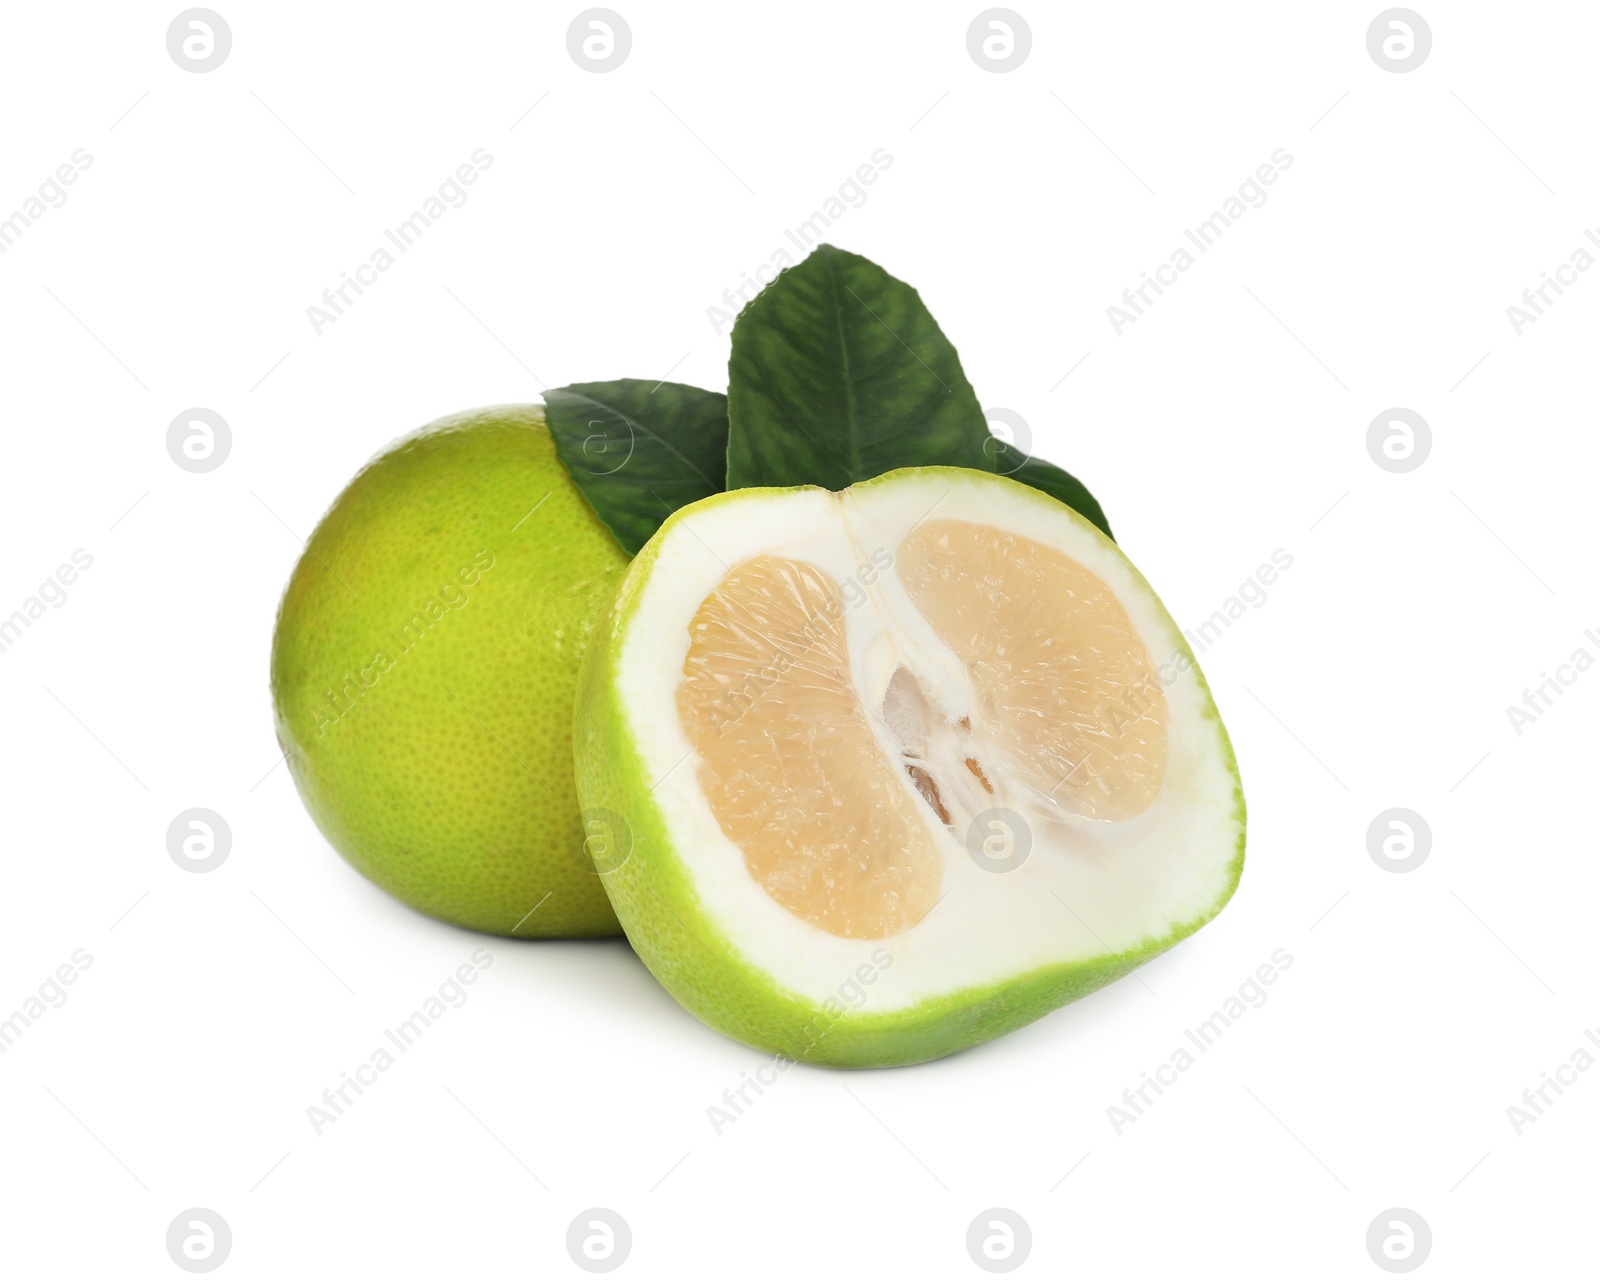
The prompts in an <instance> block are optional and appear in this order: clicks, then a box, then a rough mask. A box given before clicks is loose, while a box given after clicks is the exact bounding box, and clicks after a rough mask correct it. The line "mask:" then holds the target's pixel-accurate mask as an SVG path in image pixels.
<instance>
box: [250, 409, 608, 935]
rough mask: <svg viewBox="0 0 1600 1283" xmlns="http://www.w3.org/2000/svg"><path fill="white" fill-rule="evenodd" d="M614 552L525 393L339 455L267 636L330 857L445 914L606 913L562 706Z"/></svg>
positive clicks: (506, 921)
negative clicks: (343, 470)
mask: <svg viewBox="0 0 1600 1283" xmlns="http://www.w3.org/2000/svg"><path fill="white" fill-rule="evenodd" d="M627 564H628V557H627V555H626V554H625V553H624V552H623V550H622V549H621V547H619V546H618V544H617V542H616V541H615V539H613V538H612V536H611V534H610V532H609V531H607V530H606V528H605V527H604V526H603V525H602V524H601V523H600V521H599V519H598V518H597V517H596V516H595V515H594V512H593V510H592V509H591V508H590V507H589V505H588V504H587V503H586V502H585V501H584V499H583V496H582V495H581V494H580V493H579V491H578V489H577V487H576V486H575V485H574V484H573V482H572V479H571V478H570V477H569V476H568V475H567V471H566V469H565V468H564V467H563V466H562V464H561V462H560V460H559V459H558V458H557V457H556V452H555V446H554V444H553V442H552V440H551V437H550V432H549V429H548V428H547V427H546V426H545V420H544V413H543V410H542V408H541V407H538V406H500V407H495V408H491V409H485V410H476V411H472V412H469V413H465V414H460V415H454V416H451V417H449V418H445V419H440V420H439V421H437V422H436V423H431V424H429V425H428V426H427V427H425V428H423V429H421V430H420V431H419V432H417V433H415V434H414V435H412V436H410V437H407V438H405V439H404V440H402V441H400V442H399V443H397V444H396V445H394V446H392V447H391V448H390V449H389V450H388V451H386V452H385V453H384V454H382V455H380V456H378V457H377V458H376V459H374V460H373V461H372V462H371V463H369V464H368V465H367V466H366V467H365V468H364V469H363V470H362V471H361V472H360V474H359V475H357V477H356V478H355V480H353V481H352V482H351V483H350V485H349V486H348V487H347V488H346V490H345V491H344V493H343V494H341V495H340V496H339V498H338V500H337V501H336V502H335V503H334V505H333V507H332V508H331V509H330V510H329V512H328V514H327V515H326V516H325V517H324V518H323V519H322V522H321V524H320V525H319V526H318V527H317V529H316V532H315V533H314V534H313V535H312V537H311V541H310V543H309V544H307V546H306V552H305V555H304V556H303V557H302V558H301V560H300V564H299V565H298V566H297V567H296V568H295V571H294V575H293V577H292V578H291V579H290V581H289V586H288V588H287V590H286V591H285V593H284V597H283V604H282V606H281V607H280V608H279V612H278V623H277V630H276V633H275V635H274V638H273V646H272V695H273V702H274V707H275V710H276V714H277V729H278V739H279V742H280V744H281V745H282V747H283V749H284V752H285V754H286V755H287V760H288V763H289V766H290V768H291V770H292V771H293V773H294V779H295V783H296V784H297V785H298V786H299V789H300V795H301V797H302V798H303V799H304V800H305V804H306V809H307V810H309V811H310V812H311V815H312V818H313V819H315V820H316V822H317V824H318V825H319V826H320V828H321V829H322V832H323V833H324V834H325V835H326V836H327V839H328V841H329V842H331V843H332V844H333V846H334V847H335V848H336V849H337V850H338V851H339V853H340V854H341V855H343V856H344V858H345V859H346V860H348V861H349V862H350V863H351V864H353V865H354V866H355V867H356V868H357V869H358V870H360V872H362V873H363V874H365V875H366V876H367V877H368V878H370V879H372V881H374V882H376V883H377V884H378V885H379V886H381V887H383V888H384V890H386V891H388V892H389V893H390V894H392V895H394V896H395V897H397V898H398V899H400V900H403V901H404V902H405V903H406V904H409V905H411V906H412V907H413V908H416V909H419V910H421V911H422V912H423V913H427V914H430V915H432V916H433V917H436V918H441V919H443V920H444V921H446V922H452V923H456V924H457V925H459V926H464V927H470V928H473V929H476V930H479V931H488V932H494V933H496V934H500V935H515V936H595V935H612V934H615V933H616V932H617V931H618V930H619V927H618V923H617V918H616V915H615V914H614V913H613V912H612V910H611V905H610V903H609V902H608V901H607V899H606V893H605V890H604V888H603V887H602V885H601V881H600V878H599V877H598V876H597V875H596V874H595V871H594V866H593V863H592V861H591V859H590V857H589V852H588V851H587V850H586V849H585V834H584V830H583V826H582V825H581V824H580V819H579V808H578V800H577V795H576V793H575V790H574V785H573V774H572V713H573V703H574V699H575V694H576V689H577V680H578V669H579V666H580V663H581V661H582V659H583V655H584V651H585V649H586V648H587V646H588V643H589V639H590V636H591V634H592V633H593V632H594V630H595V628H596V627H597V624H598V621H599V617H600V615H601V613H602V612H603V610H604V608H605V606H606V604H607V603H608V602H609V601H610V598H611V595H612V593H613V591H614V590H615V588H616V586H617V584H618V583H620V581H621V577H622V573H623V571H624V570H625V569H626V567H627Z"/></svg>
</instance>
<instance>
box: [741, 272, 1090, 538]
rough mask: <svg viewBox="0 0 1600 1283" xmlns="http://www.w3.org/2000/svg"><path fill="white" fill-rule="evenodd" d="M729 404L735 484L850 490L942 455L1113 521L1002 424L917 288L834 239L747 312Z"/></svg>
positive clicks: (938, 460) (946, 461)
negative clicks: (992, 425)
mask: <svg viewBox="0 0 1600 1283" xmlns="http://www.w3.org/2000/svg"><path fill="white" fill-rule="evenodd" d="M728 418H729V423H728V477H727V482H728V488H729V489H730V490H736V489H741V488H743V487H745V486H799V485H815V486H826V487H827V488H828V489H830V490H843V489H844V488H845V487H846V486H849V485H852V484H853V483H855V482H857V481H865V480H867V479H868V478H870V477H876V476H878V475H879V474H881V473H884V472H890V471H892V470H894V469H895V468H912V467H928V466H932V465H940V464H942V465H947V466H952V467H959V468H975V469H977V470H978V471H980V472H995V473H1000V474H1001V475H1004V476H1011V477H1015V478H1016V480H1018V481H1021V482H1023V483H1025V484H1026V485H1030V486H1033V487H1034V488H1035V489H1037V490H1042V491H1044V492H1045V493H1046V494H1048V495H1051V496H1053V497H1054V498H1056V499H1059V500H1060V501H1061V502H1062V503H1065V504H1066V505H1067V506H1068V507H1070V508H1072V509H1074V510H1075V511H1077V512H1079V513H1081V514H1082V515H1083V516H1085V517H1087V518H1088V519H1089V520H1090V521H1092V522H1093V523H1094V524H1095V525H1097V526H1099V527H1100V529H1102V530H1104V531H1105V532H1106V534H1107V535H1108V536H1109V535H1110V533H1111V528H1110V526H1109V525H1108V524H1107V522H1106V517H1105V513H1104V512H1103V511H1101V508H1100V505H1099V504H1098V503H1097V502H1095V498H1094V496H1093V495H1092V494H1090V493H1089V491H1088V489H1087V487H1085V486H1084V484H1083V483H1082V482H1081V481H1079V480H1078V479H1077V478H1076V477H1073V476H1072V475H1071V474H1069V473H1066V472H1063V471H1062V470H1061V469H1060V468H1058V467H1056V466H1055V465H1054V464H1050V463H1046V462H1045V461H1044V460H1043V459H1035V458H1033V457H1032V456H1030V455H1026V454H1022V453H1020V452H1019V451H1018V449H1017V447H1015V446H1011V445H1008V444H1007V443H1006V442H1005V441H1004V440H1003V439H1002V438H1000V437H997V436H995V435H994V434H993V433H991V432H990V429H989V424H988V421H987V419H986V418H985V416H984V412H983V410H982V408H981V407H980V406H979V404H978V398H977V395H976V394H975V393H974V392H973V390H972V385H971V384H970V383H968V382H967V376H966V375H965V374H964V373H962V370H961V359H960V357H958V356H957V355H956V350H955V347H954V345H953V344H951V342H950V340H949V339H947V338H946V337H945V336H944V332H943V331H942V330H941V329H940V328H939V324H938V322H937V321H935V320H934V319H933V315H932V314H931V313H930V312H929V311H928V309H927V308H926V307H925V306H924V305H923V302H922V299H921V297H920V296H919V295H918V294H917V292H916V290H914V289H912V288H911V286H909V285H907V284H906V283H905V282H904V281H901V280H897V279H896V278H894V277H893V276H890V275H889V273H887V272H885V271H884V270H883V269H882V268H881V267H879V266H878V265H877V264H876V263H873V262H870V261H869V260H867V259H864V258H862V257H861V256H860V255H859V254H851V253H848V252H846V251H845V250H841V249H836V248H835V247H834V246H832V245H819V246H818V247H817V248H816V250H815V251H814V252H813V253H812V254H810V255H809V256H808V257H807V258H806V259H805V260H804V261H803V262H801V263H799V264H798V265H796V266H794V267H791V268H787V269H785V270H784V271H782V272H780V273H779V274H778V277H777V279H776V280H774V281H773V282H772V284H770V285H768V286H767V288H766V289H764V290H762V291H761V293H760V294H758V295H757V296H756V297H755V299H754V300H752V301H751V303H750V305H749V306H748V307H747V308H745V310H744V311H743V312H742V313H740V315H739V319H738V320H737V321H736V322H735V323H734V327H733V352H732V355H731V356H730V357H729V359H728ZM1019 459H1020V462H1019Z"/></svg>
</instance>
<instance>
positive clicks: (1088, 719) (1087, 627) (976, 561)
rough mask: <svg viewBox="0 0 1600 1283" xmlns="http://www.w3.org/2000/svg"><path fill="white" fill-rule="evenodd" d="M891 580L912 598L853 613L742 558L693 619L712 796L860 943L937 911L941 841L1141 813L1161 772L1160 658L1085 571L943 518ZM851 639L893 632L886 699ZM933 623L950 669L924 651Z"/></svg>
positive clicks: (687, 692)
mask: <svg viewBox="0 0 1600 1283" xmlns="http://www.w3.org/2000/svg"><path fill="white" fill-rule="evenodd" d="M887 573H888V574H889V575H892V576H896V577H897V584H880V585H878V586H877V587H875V588H869V589H868V599H867V600H866V601H865V602H863V603H861V604H859V605H857V606H855V607H854V608H853V609H850V608H847V607H846V605H845V601H844V597H843V595H842V593H841V588H840V585H839V584H838V583H837V582H836V581H835V580H834V579H833V578H832V577H831V576H830V575H829V574H827V573H826V572H824V571H823V570H821V569H820V568H819V567H817V566H815V565H812V564H810V563H808V562H805V561H802V560H799V559H796V558H790V557H778V556H773V555H762V556H756V557H751V558H749V559H747V560H745V561H742V562H740V563H739V564H738V565H736V566H734V567H733V568H732V569H731V570H730V571H729V572H728V573H727V575H726V576H725V577H724V578H723V580H722V582H721V583H720V584H719V585H718V586H717V588H716V589H715V590H714V591H713V592H712V593H711V594H710V595H709V596H708V597H707V598H706V599H705V601H704V602H702V603H701V606H700V608H699V610H698V611H697V612H696V614H695V616H694V618H693V620H692V621H691V623H690V626H689V634H690V638H689V654H688V657H687V658H686V659H685V661H684V666H683V679H682V681H681V683H680V684H679V688H678V713H679V717H680V719H681V721H682V723H683V727H684V730H685V732H686V734H687V735H688V738H689V741H690V744H691V745H692V746H693V748H694V749H695V751H696V753H697V754H698V756H699V759H700V764H699V780H700V785H701V787H702V788H703V790H704V792H705V795H706V798H707V801H708V803H709V805H710V806H711V809H712V813H713V814H714V815H715V816H716V819H717V822H718V824H719V825H720V827H721V829H722V831H723V833H724V834H725V835H726V836H727V838H728V839H729V840H730V841H732V842H733V843H734V844H735V845H737V846H738V847H739V848H740V850H741V851H742V852H743V854H744V859H745V864H746V867H747V868H748V869H749V871H750V874H751V876H752V877H754V878H755V879H756V881H757V882H759V883H760V884H761V886H762V887H763V888H765V890H766V891H767V893H768V894H769V895H771V896H772V898H773V899H774V900H776V901H777V902H778V903H779V904H781V905H783V906H784V907H785V908H786V909H788V910H789V911H790V912H791V913H794V914H795V915H796V916H798V917H800V918H802V919H804V920H805V921H807V922H810V923H811V924H813V925H814V926H817V927H819V928H821V929H822V930H824V931H828V932H830V933H832V934H834V935H839V936H846V937H850V938H855V939H880V938H882V937H885V936H890V935H894V934H896V933H898V932H901V931H904V930H907V929H909V928H910V927H912V926H915V925H916V923H917V922H919V921H920V920H921V919H922V917H923V916H924V915H925V914H926V913H927V912H928V911H929V910H930V909H931V908H932V907H933V905H934V904H936V903H937V902H938V899H939V896H940V894H941V892H940V886H941V883H942V880H943V876H942V875H943V867H944V866H943V860H944V856H943V855H942V854H941V846H940V843H944V844H945V846H946V848H948V839H947V838H946V837H945V835H944V834H943V833H942V832H940V830H943V829H946V828H948V829H949V830H951V831H953V832H954V833H955V834H956V837H957V840H958V841H961V840H964V835H965V833H966V830H967V825H968V823H969V822H970V821H971V819H972V817H973V816H975V815H977V814H978V813H980V812H982V811H984V810H987V809H990V808H992V807H997V806H1003V807H1008V808H1012V809H1015V810H1016V811H1018V812H1019V813H1020V814H1022V815H1023V816H1025V817H1027V818H1029V819H1030V820H1036V821H1037V822H1038V825H1039V826H1040V827H1046V826H1052V827H1053V826H1055V825H1059V824H1062V823H1066V824H1071V823H1076V824H1078V825H1079V826H1080V827H1081V826H1082V825H1083V824H1085V823H1089V824H1093V823H1094V822H1097V821H1098V822H1116V821H1122V820H1127V819H1130V818H1132V817H1133V816H1135V815H1138V814H1139V813H1140V812H1142V811H1144V810H1145V809H1146V808H1148V807H1149V806H1150V805H1151V803H1152V802H1154V800H1155V798H1156V796H1157V795H1158V794H1159V792H1160V789H1161V785H1162V781H1163V779H1164V777H1165V773H1166V756H1167V736H1166V724H1167V709H1166V700H1165V695H1164V693H1163V691H1162V689H1161V686H1160V684H1159V683H1157V682H1156V681H1155V680H1154V679H1153V678H1152V676H1151V673H1152V671H1153V669H1152V666H1151V664H1150V659H1149V654H1148V652H1147V650H1146V648H1145V646H1144V643H1143V641H1142V640H1141V639H1140V637H1139V635H1138V633H1137V631H1136V629H1135V628H1134V626H1133V623H1132V621H1131V620H1130V619H1129V617H1128V613H1127V611H1126V609H1125V608H1124V607H1123V605H1122V603H1121V602H1120V601H1119V600H1118V599H1117V597H1116V595H1115V594H1114V593H1113V592H1112V591H1111V589H1110V588H1109V587H1108V586H1107V585H1106V584H1105V583H1104V581H1102V580H1101V579H1100V578H1098V577H1097V576H1096V575H1094V574H1092V573H1091V572H1090V571H1089V570H1087V569H1086V568H1085V567H1084V566H1082V565H1081V564H1079V563H1078V562H1076V561H1073V560H1072V559H1071V558H1069V557H1067V556H1066V555H1065V554H1063V553H1061V552H1058V551H1057V550H1055V549H1053V548H1049V547H1047V546H1045V545H1043V544H1039V543H1036V542H1034V541H1032V540H1028V539H1025V538H1022V537H1020V536H1017V535H1012V534H1009V533H1006V532H1004V531H1000V530H997V529H995V528H993V527H989V526H984V525H981V524H977V523H973V522H965V521H956V520H944V521H927V522H924V523H923V524H921V525H919V526H918V527H917V528H916V529H914V530H913V531H912V532H911V533H910V534H909V535H907V536H906V537H905V538H904V539H903V540H902V541H901V543H900V546H899V548H898V550H897V551H896V554H895V557H894V561H893V568H892V570H891V571H889V572H887ZM893 587H898V589H899V591H898V592H894V591H889V589H891V588H893ZM907 611H912V612H915V614H916V616H917V618H915V619H908V618H906V617H905V612H907ZM897 612H899V613H898V615H897ZM847 626H849V627H852V628H870V629H875V630H878V632H880V633H881V637H875V638H874V639H873V644H874V645H875V646H883V645H887V646H888V647H890V648H892V653H893V654H894V655H895V656H896V657H897V662H896V663H895V666H894V668H893V671H892V673H891V675H890V676H889V679H888V682H887V686H886V688H885V689H884V691H883V695H882V698H881V700H873V701H872V703H873V706H872V707H869V706H868V704H867V702H866V701H865V699H864V697H863V695H862V692H861V689H860V683H859V680H858V678H859V675H858V674H855V673H853V672H852V667H851V658H850V655H851V650H850V647H849V645H848V644H847V635H846V631H845V630H846V627H847ZM929 630H931V633H932V635H933V636H934V637H936V638H937V641H938V643H939V644H940V645H941V646H942V647H943V649H944V653H943V655H941V656H939V657H938V659H939V661H941V662H934V660H932V659H930V658H929V655H928V652H927V649H926V647H925V646H924V645H922V644H920V643H916V642H913V641H912V640H911V634H912V633H914V632H915V633H919V634H923V633H926V632H928V631H929ZM936 832H939V833H940V836H939V837H938V838H937V839H936V838H935V833H936Z"/></svg>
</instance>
